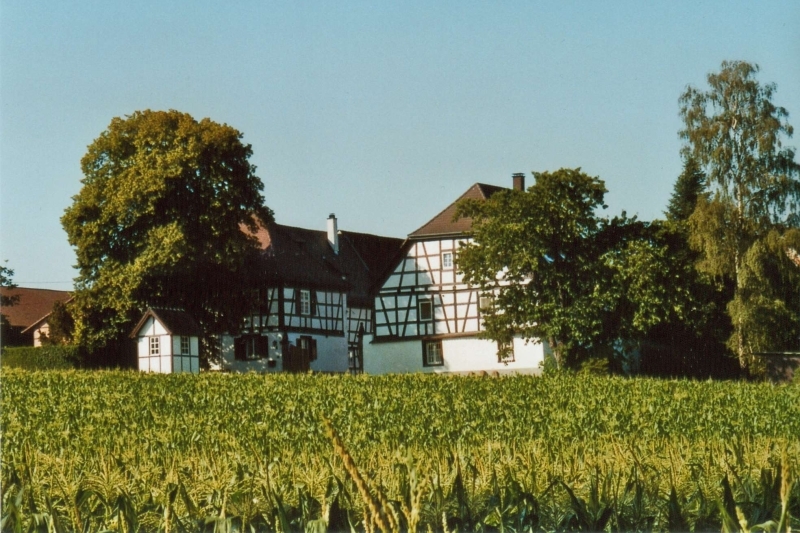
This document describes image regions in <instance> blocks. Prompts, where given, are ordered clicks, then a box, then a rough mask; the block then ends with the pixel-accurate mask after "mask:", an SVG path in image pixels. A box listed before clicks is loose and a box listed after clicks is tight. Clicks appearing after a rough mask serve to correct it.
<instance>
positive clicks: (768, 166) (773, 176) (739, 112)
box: [680, 61, 800, 367]
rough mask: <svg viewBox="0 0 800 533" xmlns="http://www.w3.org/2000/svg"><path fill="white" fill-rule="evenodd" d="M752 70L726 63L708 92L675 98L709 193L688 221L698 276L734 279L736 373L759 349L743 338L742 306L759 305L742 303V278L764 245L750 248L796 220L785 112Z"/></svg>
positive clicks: (749, 323)
mask: <svg viewBox="0 0 800 533" xmlns="http://www.w3.org/2000/svg"><path fill="white" fill-rule="evenodd" d="M758 72H759V67H758V65H754V64H751V63H747V62H744V61H725V62H723V63H722V66H721V69H720V71H719V72H717V73H711V74H709V75H708V77H707V81H708V86H709V87H708V89H707V90H701V89H698V88H695V87H691V86H690V87H688V88H687V89H686V91H685V92H684V93H683V95H682V96H681V97H680V115H681V118H682V120H683V124H684V128H683V129H682V130H681V131H680V137H681V138H682V139H683V140H684V147H683V151H684V155H685V156H686V157H693V158H694V159H695V160H696V161H697V162H698V163H699V164H700V165H701V166H702V167H703V170H704V171H705V174H706V176H707V179H708V188H709V192H710V195H709V197H708V198H706V197H703V196H701V197H700V199H699V201H698V204H697V208H696V209H695V211H694V213H693V214H692V216H691V218H690V220H689V226H690V243H691V244H692V246H693V247H694V248H695V249H697V250H698V251H700V252H701V256H702V257H701V260H700V262H699V268H700V269H701V270H702V271H704V272H706V273H708V274H710V275H712V276H714V277H718V278H721V277H730V278H731V279H733V280H734V285H735V287H736V289H735V295H734V302H738V303H733V304H732V306H729V314H730V315H731V319H732V321H733V329H734V332H733V336H732V338H731V341H730V343H729V344H730V346H731V347H732V349H733V350H734V352H735V353H736V355H737V357H738V359H739V363H740V365H741V366H742V367H747V366H748V365H749V363H750V362H752V358H751V357H750V355H749V354H751V353H752V352H753V351H756V350H757V349H758V346H757V343H755V344H754V342H750V341H751V340H753V341H755V338H749V337H748V335H749V333H750V332H751V331H753V320H752V319H751V318H752V317H753V316H754V314H753V313H750V312H747V310H746V307H747V305H748V304H747V301H748V300H749V301H756V300H758V299H757V298H756V299H753V298H745V292H746V291H747V292H748V293H749V292H750V291H751V288H750V284H749V283H748V282H747V279H746V278H747V275H748V274H747V272H752V269H753V268H754V267H753V265H752V262H753V260H754V259H753V258H754V257H763V256H764V255H763V251H764V250H768V249H769V247H764V246H760V245H759V247H758V250H753V251H752V252H751V249H752V248H753V246H754V245H755V244H756V243H757V242H759V241H760V240H762V239H764V238H766V236H767V235H768V234H769V233H770V232H771V231H773V230H778V231H780V230H782V229H787V228H791V227H797V225H798V222H799V221H800V219H799V218H798V204H799V203H800V182H799V181H798V165H797V163H796V162H795V160H794V156H795V152H794V149H793V148H791V147H789V146H785V145H784V141H785V139H787V138H789V137H791V135H792V133H793V129H792V126H791V125H790V124H789V123H788V120H787V119H788V115H789V114H788V112H787V111H786V109H784V108H783V107H779V106H776V105H775V104H774V103H773V102H772V99H773V96H774V94H775V91H776V87H775V85H774V84H766V85H762V84H761V83H759V82H758V80H757V79H756V75H757V74H758ZM784 259H785V260H786V261H788V258H785V257H784ZM746 261H747V262H748V265H745V262H746ZM786 261H785V262H786ZM742 306H744V307H742ZM745 317H751V318H745ZM759 338H761V337H759Z"/></svg>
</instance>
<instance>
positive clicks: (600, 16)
mask: <svg viewBox="0 0 800 533" xmlns="http://www.w3.org/2000/svg"><path fill="white" fill-rule="evenodd" d="M798 28H800V2H796V1H794V0H786V1H783V2H778V1H764V2H751V1H747V2H738V1H725V2H708V1H702V0H693V1H691V2H686V1H652V2H639V1H637V2H623V1H615V2H611V1H597V2H589V1H580V2H569V1H565V2H537V1H512V0H509V1H503V2H473V1H458V2H456V1H437V2H429V1H425V0H419V1H417V0H410V1H404V2H362V1H357V0H347V1H344V2H341V1H320V2H306V1H287V2H269V1H248V0H239V1H237V2H219V1H203V0H195V1H186V2H181V1H170V2H164V1H138V2H122V1H108V0H102V1H91V0H87V1H81V2H62V1H39V2H27V1H24V0H0V261H5V263H0V264H4V265H5V266H7V267H8V268H11V269H13V270H14V271H15V273H14V277H13V279H14V281H15V282H16V283H17V284H18V285H20V286H23V287H39V288H48V289H61V290H69V289H70V288H71V287H72V280H73V278H74V277H75V276H76V275H77V272H76V270H75V269H74V267H73V265H74V263H75V254H74V250H73V249H72V248H71V247H70V245H69V243H68V241H67V236H66V233H65V232H64V230H63V229H62V227H61V223H60V218H61V216H62V214H63V212H64V209H66V208H67V207H68V206H69V205H70V204H71V202H72V197H73V196H74V195H76V194H77V193H78V192H79V190H80V188H81V178H82V174H81V170H80V160H81V157H83V155H84V154H85V153H86V148H87V146H88V145H89V144H91V142H92V141H93V140H94V139H95V138H97V137H98V136H99V135H100V134H101V133H102V132H103V131H104V130H105V129H106V128H107V127H108V125H109V123H110V122H111V119H112V118H114V117H124V116H126V115H130V114H131V113H133V112H134V111H136V110H144V109H152V110H167V109H176V110H179V111H183V112H186V113H189V114H191V115H192V116H194V117H195V118H196V119H198V120H199V119H202V118H205V117H208V118H210V119H212V120H214V121H216V122H220V123H227V124H229V125H230V126H233V127H234V128H236V129H238V130H239V131H240V132H242V134H243V141H244V142H245V143H248V144H250V145H252V149H253V156H252V158H251V162H252V163H253V164H255V165H256V166H257V167H258V168H257V175H258V176H259V177H260V178H261V180H262V182H263V183H264V196H265V198H266V203H267V205H268V206H269V207H270V208H271V209H273V211H274V212H275V217H276V221H277V222H279V223H281V224H286V225H291V226H299V227H304V228H312V229H319V230H323V229H325V220H326V219H327V217H328V215H329V214H330V213H335V214H336V215H337V217H338V219H339V228H340V229H344V230H349V231H358V232H364V233H373V234H378V235H387V236H392V237H405V236H406V235H407V234H409V233H411V232H413V231H414V230H415V229H417V228H418V227H420V226H422V225H423V224H424V223H425V222H426V221H428V220H429V219H430V218H432V217H433V216H434V215H436V214H437V213H438V212H439V211H441V210H442V209H444V208H445V207H446V206H447V205H448V204H450V203H451V202H452V201H454V200H455V199H456V198H457V197H458V196H459V195H461V193H463V192H464V191H466V190H467V189H468V188H469V187H470V186H471V185H472V184H473V183H476V182H481V183H489V184H494V185H503V186H508V187H510V186H511V175H512V174H513V173H515V172H525V173H526V174H527V183H528V185H530V184H531V183H532V182H533V178H532V177H531V174H530V173H531V172H533V171H546V170H557V169H559V168H562V167H567V168H575V167H581V168H582V169H583V171H584V172H586V173H588V174H590V175H592V176H599V177H600V178H601V179H603V180H604V181H605V183H606V187H607V188H608V191H609V192H608V194H607V195H606V203H607V204H608V208H607V209H606V210H605V211H603V212H602V213H601V214H605V215H609V216H613V215H617V214H619V213H620V212H621V211H623V210H624V211H626V212H627V213H628V214H629V215H634V214H635V215H637V216H638V217H639V218H640V219H644V220H652V219H655V218H659V217H662V216H663V215H662V213H663V211H664V209H665V207H666V204H667V202H668V201H669V196H670V194H671V192H672V186H673V184H674V182H675V179H676V178H677V176H678V175H679V174H680V172H681V168H682V162H681V158H680V148H681V140H680V139H679V137H678V131H679V130H680V129H681V122H680V117H679V114H678V111H679V105H678V98H679V97H680V95H681V93H682V92H683V91H684V90H685V89H686V87H687V86H688V85H692V86H695V87H699V88H705V87H707V85H706V76H707V74H708V73H710V72H714V71H718V70H719V68H720V64H721V62H722V61H723V60H745V61H750V62H754V63H757V64H758V65H760V67H761V72H760V73H759V77H758V79H759V80H760V81H761V82H762V83H775V84H776V85H777V92H776V94H775V96H774V99H773V101H774V103H776V104H777V105H780V106H783V107H785V108H786V109H787V110H788V111H789V122H790V123H792V124H793V125H794V126H795V127H800V120H798V117H800V30H798ZM799 131H800V130H799ZM798 138H800V133H798V136H795V137H794V138H792V139H790V140H789V141H788V144H789V145H790V146H795V147H798V146H800V141H798Z"/></svg>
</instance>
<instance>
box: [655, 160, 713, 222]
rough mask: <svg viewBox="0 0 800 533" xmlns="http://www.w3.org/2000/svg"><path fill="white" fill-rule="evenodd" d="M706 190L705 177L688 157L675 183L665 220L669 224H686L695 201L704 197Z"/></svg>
mask: <svg viewBox="0 0 800 533" xmlns="http://www.w3.org/2000/svg"><path fill="white" fill-rule="evenodd" d="M705 189H706V175H705V174H704V173H703V170H702V169H701V168H700V165H698V164H697V161H696V160H695V159H694V157H692V156H691V155H689V156H688V157H687V158H686V160H685V161H684V162H683V172H681V175H680V176H678V179H677V180H676V181H675V187H674V189H673V191H672V196H671V197H670V199H669V204H668V205H667V211H666V212H665V213H664V214H665V215H667V220H669V221H670V222H686V221H687V220H689V217H690V216H692V213H693V212H694V208H695V206H696V205H697V200H698V199H700V197H701V196H703V195H704V193H705Z"/></svg>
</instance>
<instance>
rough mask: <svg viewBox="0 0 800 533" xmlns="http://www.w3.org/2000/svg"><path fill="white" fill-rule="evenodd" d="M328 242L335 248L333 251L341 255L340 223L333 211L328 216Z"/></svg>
mask: <svg viewBox="0 0 800 533" xmlns="http://www.w3.org/2000/svg"><path fill="white" fill-rule="evenodd" d="M328 244H330V245H331V248H333V253H335V254H336V255H339V225H338V224H337V222H336V215H334V214H333V213H331V215H330V216H329V217H328Z"/></svg>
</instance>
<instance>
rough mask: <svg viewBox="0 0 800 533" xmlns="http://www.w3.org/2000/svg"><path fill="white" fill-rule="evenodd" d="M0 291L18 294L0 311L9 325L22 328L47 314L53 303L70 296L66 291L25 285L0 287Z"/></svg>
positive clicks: (11, 294) (5, 293)
mask: <svg viewBox="0 0 800 533" xmlns="http://www.w3.org/2000/svg"><path fill="white" fill-rule="evenodd" d="M0 293H1V294H2V295H3V296H9V297H13V296H19V299H18V300H17V303H16V304H15V305H12V306H9V307H3V308H2V309H0V313H2V314H4V315H5V316H6V318H7V319H8V322H9V324H11V326H14V327H22V328H27V327H28V326H30V325H32V324H35V323H36V322H38V321H39V320H41V319H42V318H44V317H45V316H47V315H49V314H50V311H52V310H53V304H54V303H56V302H65V301H67V300H68V299H69V298H70V293H69V292H67V291H54V290H50V289H28V288H25V287H17V288H15V289H9V288H7V287H0Z"/></svg>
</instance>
